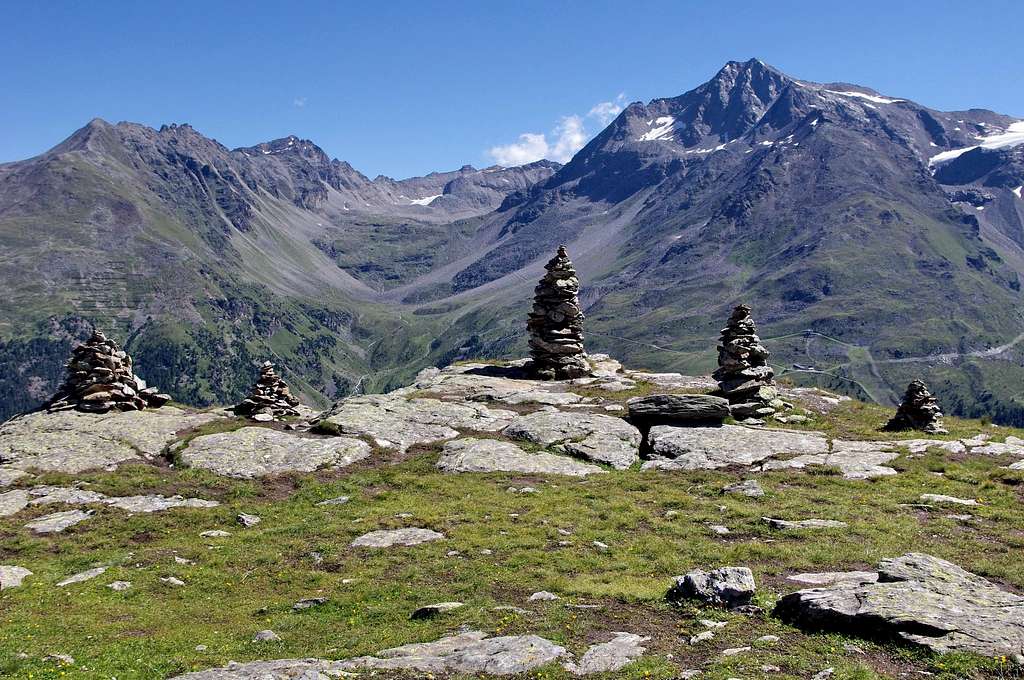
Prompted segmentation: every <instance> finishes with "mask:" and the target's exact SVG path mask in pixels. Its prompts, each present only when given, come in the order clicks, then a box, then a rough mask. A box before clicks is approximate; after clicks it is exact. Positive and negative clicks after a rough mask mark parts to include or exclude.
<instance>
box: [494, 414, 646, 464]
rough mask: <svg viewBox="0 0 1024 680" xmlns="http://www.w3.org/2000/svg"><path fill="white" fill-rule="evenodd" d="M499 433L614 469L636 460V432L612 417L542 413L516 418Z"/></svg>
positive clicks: (622, 421)
mask: <svg viewBox="0 0 1024 680" xmlns="http://www.w3.org/2000/svg"><path fill="white" fill-rule="evenodd" d="M503 432H504V434H505V435H507V436H509V437H511V438H513V439H521V440H524V441H529V442H533V443H535V444H540V445H541V446H545V447H547V446H552V445H556V444H557V445H561V447H562V448H563V449H564V450H565V451H566V452H567V453H569V454H571V455H574V456H577V457H580V458H583V459H585V460H589V461H592V462H595V463H605V464H607V465H611V466H612V467H614V468H615V469H617V470H624V469H626V468H628V467H629V466H631V465H632V464H633V463H635V462H637V461H638V460H640V441H641V439H642V436H641V434H640V431H639V430H638V429H636V428H635V427H633V426H632V425H630V424H629V423H627V422H626V421H625V420H623V419H622V418H617V417H615V416H608V415H604V414H599V413H566V412H564V411H557V410H542V411H537V412H535V413H530V414H527V415H523V416H519V417H518V418H516V419H515V420H514V421H513V422H512V424H511V425H509V426H508V427H506V428H505V429H504V431H503Z"/></svg>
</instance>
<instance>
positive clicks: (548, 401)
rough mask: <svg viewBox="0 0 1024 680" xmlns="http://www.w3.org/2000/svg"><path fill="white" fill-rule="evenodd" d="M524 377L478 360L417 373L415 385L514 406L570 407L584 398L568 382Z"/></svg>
mask: <svg viewBox="0 0 1024 680" xmlns="http://www.w3.org/2000/svg"><path fill="white" fill-rule="evenodd" d="M517 375H518V377H511V376H517ZM524 376H525V373H524V372H522V371H517V370H515V369H512V368H509V369H506V368H503V367H500V366H492V365H488V364H479V363H477V364H459V365H457V366H449V367H447V368H444V369H441V370H436V369H435V370H432V371H431V370H429V369H428V370H426V371H422V372H421V373H420V374H419V375H418V376H416V383H415V386H416V388H417V389H419V390H424V391H427V392H433V393H435V394H438V395H440V396H441V398H442V399H445V400H449V399H454V400H462V401H479V402H497V403H501V404H509V405H513V406H517V405H520V404H544V405H549V406H567V405H569V404H578V403H580V402H581V401H582V400H583V397H581V396H580V395H578V394H575V393H573V392H570V391H569V386H568V384H567V383H565V382H563V381H555V380H531V379H528V378H526V377H524Z"/></svg>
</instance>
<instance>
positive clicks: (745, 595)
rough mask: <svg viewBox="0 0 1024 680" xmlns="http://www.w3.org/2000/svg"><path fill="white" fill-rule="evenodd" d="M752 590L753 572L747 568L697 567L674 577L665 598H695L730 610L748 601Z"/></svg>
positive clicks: (680, 599) (674, 600) (753, 586)
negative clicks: (707, 568)
mask: <svg viewBox="0 0 1024 680" xmlns="http://www.w3.org/2000/svg"><path fill="white" fill-rule="evenodd" d="M755 589H756V586H755V584H754V574H753V573H752V572H751V571H750V569H748V568H747V567H722V568H720V569H715V570H713V571H703V570H700V569H698V570H696V571H691V572H690V573H688V574H686V575H685V576H677V577H676V580H675V584H674V585H673V586H672V587H671V588H670V589H669V591H668V594H667V595H666V596H665V597H666V599H668V601H669V602H675V603H679V602H682V601H683V600H693V599H695V600H701V601H703V602H706V603H708V604H713V605H718V606H723V607H728V608H730V609H732V608H735V607H742V606H744V605H748V604H750V600H751V599H752V598H753V597H754V591H755Z"/></svg>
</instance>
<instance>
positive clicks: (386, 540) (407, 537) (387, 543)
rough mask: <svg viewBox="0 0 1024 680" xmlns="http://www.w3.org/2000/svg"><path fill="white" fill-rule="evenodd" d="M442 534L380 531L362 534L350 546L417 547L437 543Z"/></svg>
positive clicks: (414, 531)
mask: <svg viewBox="0 0 1024 680" xmlns="http://www.w3.org/2000/svg"><path fill="white" fill-rule="evenodd" d="M443 538H444V534H441V533H438V532H436V531H433V530H431V529H420V528H406V529H381V530H379V531H371V532H370V533H368V534H363V535H362V536H360V537H359V538H357V539H356V540H354V541H352V543H351V545H352V547H354V548H390V547H392V546H395V545H418V544H420V543H426V542H428V541H439V540H441V539H443Z"/></svg>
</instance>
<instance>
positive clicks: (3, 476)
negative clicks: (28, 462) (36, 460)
mask: <svg viewBox="0 0 1024 680" xmlns="http://www.w3.org/2000/svg"><path fill="white" fill-rule="evenodd" d="M28 476H29V474H28V473H27V472H24V471H23V470H18V469H17V468H14V467H11V466H9V465H0V488H2V487H5V486H10V485H11V484H14V483H15V482H16V481H18V480H19V479H21V478H22V477H28Z"/></svg>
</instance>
